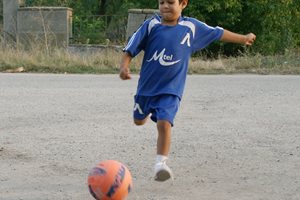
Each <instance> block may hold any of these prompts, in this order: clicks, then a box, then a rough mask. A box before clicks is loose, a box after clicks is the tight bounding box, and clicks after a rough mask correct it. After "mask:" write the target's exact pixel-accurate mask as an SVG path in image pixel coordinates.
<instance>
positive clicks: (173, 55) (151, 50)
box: [124, 16, 224, 98]
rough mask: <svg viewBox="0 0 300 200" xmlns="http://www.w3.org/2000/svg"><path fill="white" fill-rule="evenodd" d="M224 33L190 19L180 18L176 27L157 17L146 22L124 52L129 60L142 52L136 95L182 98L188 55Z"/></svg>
mask: <svg viewBox="0 0 300 200" xmlns="http://www.w3.org/2000/svg"><path fill="white" fill-rule="evenodd" d="M223 31H224V30H223V29H222V28H220V27H211V26H208V25H206V24H205V23H203V22H200V21H198V20H197V19H194V18H189V17H180V19H179V21H178V24H177V25H176V26H167V25H163V24H162V23H161V18H160V16H155V17H153V18H151V19H148V20H146V21H145V22H144V23H143V25H142V26H141V27H140V28H139V29H138V30H137V31H136V32H135V33H134V34H133V36H132V37H131V39H130V40H129V42H128V44H127V46H126V47H125V48H124V51H126V52H128V53H129V54H130V55H131V56H132V57H135V56H136V55H137V54H138V53H139V52H140V51H142V50H143V51H144V52H145V53H144V58H143V63H142V67H141V72H140V78H139V82H138V88H137V95H142V96H156V95H160V94H173V95H176V96H178V97H180V98H181V97H182V94H183V90H184V86H185V81H186V76H187V71H188V62H189V59H190V56H191V54H192V53H193V52H195V51H197V50H200V49H203V48H205V47H206V46H207V45H209V44H210V43H212V42H214V41H216V40H219V39H220V38H221V37H222V35H223Z"/></svg>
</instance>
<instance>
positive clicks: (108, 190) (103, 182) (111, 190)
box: [88, 160, 132, 200]
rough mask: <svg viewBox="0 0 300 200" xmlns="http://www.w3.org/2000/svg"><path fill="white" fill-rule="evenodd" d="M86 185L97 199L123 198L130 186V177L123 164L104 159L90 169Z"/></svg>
mask: <svg viewBox="0 0 300 200" xmlns="http://www.w3.org/2000/svg"><path fill="white" fill-rule="evenodd" d="M88 186H89V191H90V193H91V195H92V196H93V197H94V198H95V199H97V200H124V199H126V197H127V195H128V193H129V192H130V190H131V188H132V178H131V174H130V172H129V170H128V168H127V167H126V166H125V165H124V164H122V163H120V162H118V161H115V160H106V161H102V162H100V163H99V164H98V165H97V166H96V167H94V168H93V169H92V170H91V171H90V173H89V176H88Z"/></svg>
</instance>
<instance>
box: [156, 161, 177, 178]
mask: <svg viewBox="0 0 300 200" xmlns="http://www.w3.org/2000/svg"><path fill="white" fill-rule="evenodd" d="M154 173H155V178H154V180H156V181H160V182H161V181H166V180H168V179H169V178H172V177H173V175H172V171H171V169H170V168H169V167H168V165H167V164H166V161H164V162H159V163H156V164H155V166H154Z"/></svg>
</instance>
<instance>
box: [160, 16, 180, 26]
mask: <svg viewBox="0 0 300 200" xmlns="http://www.w3.org/2000/svg"><path fill="white" fill-rule="evenodd" d="M179 19H180V17H179V18H178V19H177V20H174V21H166V20H164V19H163V18H161V24H162V25H167V26H176V25H177V24H178V22H179Z"/></svg>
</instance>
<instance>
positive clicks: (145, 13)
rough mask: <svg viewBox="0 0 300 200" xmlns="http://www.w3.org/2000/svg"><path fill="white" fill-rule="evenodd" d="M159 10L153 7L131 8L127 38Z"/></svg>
mask: <svg viewBox="0 0 300 200" xmlns="http://www.w3.org/2000/svg"><path fill="white" fill-rule="evenodd" d="M158 12H159V11H158V10H153V9H129V10H128V22H127V31H126V38H127V39H128V38H130V37H131V36H132V34H133V33H134V32H135V31H136V30H137V29H138V28H139V26H140V25H141V24H142V23H143V22H144V21H145V20H146V19H148V18H150V17H152V16H153V15H155V13H158Z"/></svg>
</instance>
